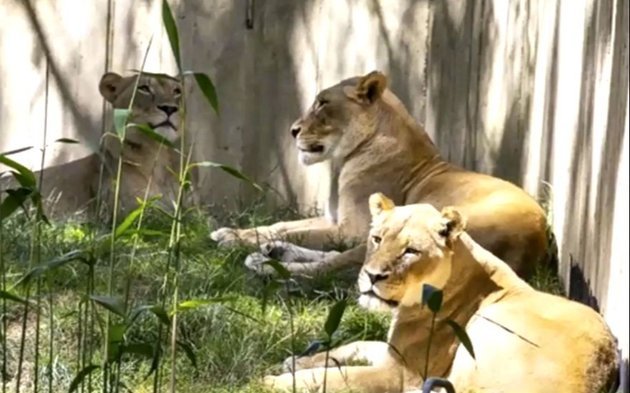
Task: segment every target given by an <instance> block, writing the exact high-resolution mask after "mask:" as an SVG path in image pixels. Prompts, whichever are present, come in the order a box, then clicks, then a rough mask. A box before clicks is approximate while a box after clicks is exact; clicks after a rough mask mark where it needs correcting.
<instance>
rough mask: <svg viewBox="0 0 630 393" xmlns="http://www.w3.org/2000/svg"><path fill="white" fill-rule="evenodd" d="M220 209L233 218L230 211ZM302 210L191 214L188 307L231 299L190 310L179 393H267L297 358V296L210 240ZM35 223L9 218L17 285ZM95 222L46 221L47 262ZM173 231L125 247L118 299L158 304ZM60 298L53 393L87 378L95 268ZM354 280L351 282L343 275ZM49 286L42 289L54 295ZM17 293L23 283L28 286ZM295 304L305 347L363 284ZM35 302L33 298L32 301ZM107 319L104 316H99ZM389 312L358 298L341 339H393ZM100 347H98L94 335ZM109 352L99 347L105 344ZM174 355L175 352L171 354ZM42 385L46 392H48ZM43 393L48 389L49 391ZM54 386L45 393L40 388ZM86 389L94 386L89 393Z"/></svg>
mask: <svg viewBox="0 0 630 393" xmlns="http://www.w3.org/2000/svg"><path fill="white" fill-rule="evenodd" d="M211 211H224V210H223V209H220V208H215V209H211ZM295 217H296V214H295V213H294V212H292V211H290V210H287V209H283V210H280V211H279V213H277V214H276V213H269V211H268V210H266V209H264V207H263V205H262V204H260V203H259V204H254V205H253V206H248V207H245V208H242V209H239V210H238V213H232V214H226V215H223V216H222V217H216V218H214V219H208V214H207V213H203V212H192V214H188V215H186V217H185V221H184V222H183V224H184V225H183V228H184V231H185V232H184V237H183V240H182V248H181V273H180V276H179V288H180V300H181V301H184V300H187V299H209V298H213V297H221V298H224V299H226V300H225V301H223V302H220V303H215V304H210V305H207V306H203V307H199V308H196V309H193V310H189V311H186V312H184V313H182V314H180V320H179V329H178V337H179V339H180V340H181V341H182V342H183V343H184V344H186V345H187V346H188V347H189V348H191V349H192V351H193V353H194V360H195V361H196V367H194V366H193V364H192V362H191V358H190V357H189V356H187V355H186V353H185V352H184V351H182V350H179V351H178V357H177V362H176V364H177V375H178V385H177V391H178V392H183V393H185V392H195V393H206V392H208V393H210V392H212V393H219V392H221V393H223V392H225V393H227V392H230V393H232V392H236V393H239V392H240V393H249V392H251V393H253V392H264V389H263V388H262V387H261V386H259V385H258V384H257V382H258V381H259V380H260V377H262V376H263V375H265V374H267V373H273V372H277V371H279V369H278V364H279V363H280V362H281V361H282V360H283V359H284V358H286V357H287V356H288V355H289V354H290V353H291V341H292V340H291V332H290V327H289V314H288V311H287V308H286V301H287V293H286V292H285V291H284V290H281V291H279V292H278V293H275V294H271V295H270V294H269V293H268V292H269V291H268V290H267V288H268V284H269V280H268V279H264V278H261V277H259V276H256V275H255V274H253V273H251V272H250V271H248V270H247V269H246V268H245V267H244V265H243V260H244V258H245V256H246V255H247V253H248V252H249V251H250V250H248V249H244V248H235V249H221V248H217V247H216V245H215V244H214V243H213V242H212V241H211V240H209V237H208V235H209V233H210V231H211V230H212V229H214V226H216V225H217V222H220V223H221V224H222V225H223V224H226V225H231V226H240V227H248V226H252V225H264V224H268V223H271V222H274V221H277V220H279V219H291V218H295ZM28 225H29V221H28V219H27V218H26V217H25V215H24V214H23V213H18V214H15V215H14V216H13V217H11V219H10V220H7V221H5V222H3V226H4V228H3V231H4V239H3V244H2V250H0V251H1V252H3V255H4V258H5V262H6V263H7V266H8V267H9V269H8V270H7V278H8V280H9V284H11V283H15V282H16V281H17V280H18V279H19V278H20V277H21V276H22V275H23V274H24V273H25V272H26V271H27V270H28V262H27V261H28V260H29V253H30V241H31V238H30V236H31V234H30V233H29V231H27V230H24V228H28ZM143 227H144V228H145V229H152V230H156V231H158V232H159V231H162V232H168V229H169V227H170V222H169V220H168V219H165V218H164V217H163V216H161V215H159V214H155V213H154V214H150V215H149V216H148V217H147V218H146V220H145V221H144V224H143ZM101 230H102V231H103V232H106V231H107V230H106V229H103V228H95V227H94V226H93V225H92V224H86V223H80V222H76V221H68V222H65V223H53V224H52V225H50V226H45V227H44V229H43V231H42V233H41V239H40V241H41V246H42V253H43V256H42V260H43V261H46V260H49V259H52V258H54V257H57V256H59V255H62V254H65V253H67V252H70V251H72V250H76V249H81V248H85V247H88V246H89V245H90V241H91V240H90V233H92V231H101ZM167 242H168V238H167V237H166V236H162V237H161V236H150V237H144V238H140V239H139V240H138V243H137V250H136V254H135V259H134V260H133V262H132V261H131V251H132V247H133V241H132V240H131V239H119V240H117V245H118V249H117V260H116V265H115V276H116V281H115V283H116V287H115V288H114V293H115V294H117V295H119V296H121V297H122V296H123V294H124V292H125V289H126V287H127V285H128V282H129V283H130V285H129V287H130V290H131V291H130V303H131V304H132V305H141V304H155V303H156V302H157V301H158V300H157V299H158V298H159V293H160V291H161V290H162V289H163V283H164V277H165V274H164V267H165V266H166V258H167V252H166V251H165V250H167ZM102 260H103V261H102V262H99V263H100V264H97V266H96V274H95V278H96V283H95V288H96V289H95V291H94V292H95V293H96V294H105V291H106V285H107V270H108V266H107V263H106V261H107V258H102ZM541 266H542V267H540V268H538V269H537V270H536V273H535V275H534V277H533V278H532V279H531V280H530V283H531V284H532V285H533V286H534V287H536V288H537V289H540V290H544V291H547V292H552V293H556V294H561V293H562V287H561V285H560V283H559V281H558V278H557V277H556V276H555V275H554V273H553V272H552V271H551V270H550V269H548V268H547V267H545V266H546V265H541ZM46 277H47V278H48V279H49V280H48V281H47V282H48V283H49V284H50V292H51V293H52V294H53V299H54V307H53V321H54V325H55V326H54V332H55V339H54V353H55V358H54V359H53V361H52V362H50V363H52V375H53V386H54V387H55V389H56V390H55V391H59V392H63V391H67V389H68V386H69V384H70V382H71V381H72V379H73V378H74V376H75V375H76V374H77V372H78V371H79V370H78V365H77V356H78V355H77V354H78V351H79V350H80V348H79V346H78V340H77V337H78V334H79V333H78V332H79V328H78V324H79V323H80V322H79V304H80V302H81V301H82V300H83V295H82V294H83V293H84V291H85V284H86V277H87V268H86V266H84V265H82V264H80V263H75V264H68V265H66V266H64V267H62V268H60V269H57V270H51V271H49V273H48V274H47V275H46ZM344 277H345V278H344ZM48 289H49V288H48V287H45V288H44V291H43V293H44V294H46V293H48ZM18 290H19V288H18ZM289 290H290V297H289V298H290V301H291V304H292V309H293V313H294V317H295V336H294V340H295V350H296V351H297V352H301V351H302V350H303V349H304V348H305V347H306V346H307V345H308V343H309V342H310V341H312V340H315V339H319V338H322V337H323V328H322V327H323V325H324V321H325V319H326V316H327V313H328V311H329V308H330V307H331V306H332V305H333V304H334V303H335V302H336V301H337V300H338V299H340V298H341V297H342V296H349V297H350V298H351V299H354V298H356V292H355V285H354V277H351V276H350V278H348V275H345V276H344V275H336V274H331V275H327V276H325V277H319V278H317V279H315V280H309V281H302V282H299V283H297V284H294V285H292V286H291V288H289ZM33 300H34V299H33ZM9 306H10V307H9V312H8V315H7V316H6V318H7V320H8V323H9V329H8V331H7V338H8V346H7V353H6V354H5V355H6V356H7V359H8V361H9V375H8V381H9V384H8V387H9V388H10V391H14V388H13V386H12V382H14V379H15V375H16V369H15V368H16V363H17V362H16V359H17V353H18V350H19V343H20V332H21V310H22V307H21V306H20V305H17V304H15V303H9ZM49 312H50V309H49V308H48V307H46V304H45V303H44V304H43V307H42V309H41V314H40V315H41V320H40V334H41V340H42V342H41V348H47V347H48V343H49V337H48V330H49V329H48V328H49V326H48V320H49ZM99 312H101V313H102V310H100V309H99ZM388 322H389V320H388V317H387V316H384V315H377V314H371V313H367V312H366V311H364V310H362V309H360V308H359V307H358V306H357V305H356V303H355V302H354V301H351V302H350V303H349V306H348V309H347V310H346V313H345V314H344V317H343V321H342V324H341V326H340V329H339V331H338V332H337V338H338V339H341V340H342V341H354V340H372V339H374V340H383V339H385V336H386V332H387V327H388ZM34 326H35V323H34V314H33V313H31V318H30V319H29V323H28V324H27V329H28V335H27V342H26V353H25V362H24V366H23V378H22V389H21V391H22V392H28V391H29V383H30V381H31V380H32V378H33V375H34V373H35V370H33V357H34V349H33V340H32V337H33V336H34V331H33V330H34ZM157 331H158V321H157V319H156V318H154V317H153V316H152V315H151V314H149V313H146V314H143V315H142V316H141V317H140V318H139V319H138V321H137V323H135V324H134V325H133V326H132V328H131V329H130V330H129V331H128V332H127V337H126V338H127V340H128V341H129V342H143V341H149V342H152V341H155V340H157ZM92 339H93V340H95V341H94V342H100V340H101V337H98V334H96V335H95V336H94V337H92ZM96 348H97V352H96V354H97V355H98V354H99V351H100V346H99V345H98V344H97V345H96ZM165 351H167V352H168V348H165ZM124 360H125V361H124V362H123V364H122V375H123V382H124V384H125V386H127V387H128V388H129V389H130V390H131V391H133V392H139V393H142V392H152V391H153V385H152V384H153V379H152V377H149V378H145V376H146V375H147V374H148V373H149V371H150V364H151V362H150V359H146V358H142V357H130V356H128V357H125V359H124ZM49 361H50V359H48V357H47V353H46V352H45V351H40V362H39V365H40V367H39V368H40V370H39V371H38V373H39V374H38V375H39V377H40V386H45V385H46V383H47V381H48V375H49V373H48V371H47V364H48V363H49ZM169 367H170V365H169V362H168V361H166V358H164V362H163V368H162V372H161V376H162V380H163V382H164V385H163V389H162V390H163V391H166V386H167V385H166V383H167V382H168V376H169V369H168V368H169ZM99 377H100V375H99V373H96V374H94V380H93V384H92V386H93V389H92V391H95V392H96V391H100V389H101V385H100V383H99V380H98V378H99ZM42 384H43V385H42ZM40 390H41V389H40ZM41 391H45V390H41ZM86 391H87V390H86Z"/></svg>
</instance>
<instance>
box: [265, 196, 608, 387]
mask: <svg viewBox="0 0 630 393" xmlns="http://www.w3.org/2000/svg"><path fill="white" fill-rule="evenodd" d="M370 210H371V214H372V226H371V229H370V233H369V239H368V251H367V256H366V259H365V263H364V264H363V268H362V269H361V273H360V275H359V280H358V283H359V290H360V292H361V296H360V298H359V303H360V304H361V305H363V306H364V307H367V308H370V309H388V310H391V311H392V313H393V320H392V323H391V326H390V329H389V334H388V343H387V344H386V343H382V342H354V343H351V344H348V345H345V346H341V347H339V348H336V349H334V350H332V351H331V352H330V354H329V355H330V358H331V359H334V361H333V360H331V361H330V362H329V368H328V371H327V377H326V379H327V390H326V391H328V392H331V393H332V392H336V391H339V390H341V389H346V388H352V389H357V391H359V392H369V393H384V392H401V391H405V390H411V389H417V388H418V387H419V386H421V384H422V377H421V373H422V372H423V370H424V368H425V359H426V352H427V348H428V336H429V327H430V326H431V317H432V313H431V312H430V311H429V310H428V308H427V307H423V306H422V305H421V301H422V300H421V299H422V288H423V285H424V284H429V285H432V286H434V287H437V288H443V291H444V301H443V304H442V308H441V310H440V311H439V313H438V314H437V322H436V324H435V330H434V334H433V339H432V342H431V346H430V349H431V351H430V354H429V364H428V375H429V376H442V377H448V379H449V380H450V381H451V382H452V383H453V385H454V386H455V389H456V391H457V392H458V393H465V392H510V393H520V392H522V393H543V392H544V393H548V392H555V393H597V392H600V391H604V390H602V389H604V388H605V387H606V386H607V385H608V384H609V383H611V382H612V380H613V378H614V376H615V371H616V356H617V355H616V351H615V343H614V338H613V336H612V335H611V332H610V330H609V329H608V327H607V325H606V323H605V322H604V320H603V319H602V318H601V316H600V315H598V314H597V313H596V312H595V311H594V310H592V309H590V308H588V307H587V306H584V305H582V304H580V303H577V302H574V301H570V300H568V299H565V298H561V297H558V296H554V295H550V294H547V293H543V292H539V291H536V290H534V289H533V288H532V287H530V286H529V285H528V284H527V283H525V282H524V281H523V280H521V279H520V278H519V277H518V276H517V275H516V274H515V273H514V272H513V271H512V270H511V269H510V268H509V267H508V266H507V265H506V264H505V263H504V262H503V261H501V260H500V259H498V258H497V257H495V256H494V255H492V254H491V253H490V252H488V251H487V250H485V249H484V248H483V247H481V246H480V245H479V244H478V243H476V242H475V241H474V240H473V239H472V238H471V237H470V236H469V235H468V234H467V233H466V232H464V229H465V223H464V219H463V218H462V216H461V215H460V213H459V212H457V211H456V210H454V209H452V208H446V209H444V210H443V211H442V213H440V212H439V211H438V210H436V209H435V208H434V207H433V206H431V205H428V204H416V205H408V206H400V207H394V203H393V201H391V200H389V199H387V198H386V197H384V196H383V195H382V194H374V195H372V196H371V197H370ZM447 319H451V320H454V321H455V322H457V323H458V324H459V325H460V326H462V327H465V329H466V331H467V333H468V336H469V337H470V340H471V342H472V346H473V350H474V353H475V355H476V359H473V358H472V357H471V355H470V354H469V353H468V351H467V350H466V349H465V348H464V347H463V346H462V345H459V342H458V340H457V338H456V336H455V334H454V333H453V330H452V329H451V328H450V327H449V326H447V325H446V320H447ZM324 359H325V354H324V353H320V354H316V355H314V356H311V357H305V358H298V359H296V364H297V366H296V369H297V370H298V371H296V372H295V378H296V383H297V386H298V388H299V391H307V389H315V390H313V391H321V387H322V384H323V380H324V371H325V368H324V367H325V362H324ZM356 361H361V362H363V363H367V365H365V366H351V365H348V364H349V363H351V362H356ZM285 364H291V361H290V360H288V361H287V362H285ZM339 365H341V366H340V367H338V366H339ZM292 379H293V376H292V374H291V373H289V372H287V373H285V374H282V375H279V376H269V377H266V378H265V384H267V385H269V386H273V387H276V388H281V389H284V390H290V389H291V387H292ZM318 389H319V390H318Z"/></svg>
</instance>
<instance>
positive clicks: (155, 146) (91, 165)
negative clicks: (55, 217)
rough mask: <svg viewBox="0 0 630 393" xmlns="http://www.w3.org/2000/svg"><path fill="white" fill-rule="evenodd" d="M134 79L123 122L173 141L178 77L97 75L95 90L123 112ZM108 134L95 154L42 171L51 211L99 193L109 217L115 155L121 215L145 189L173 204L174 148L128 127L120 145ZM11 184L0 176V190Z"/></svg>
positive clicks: (66, 210) (78, 205) (72, 208)
mask: <svg viewBox="0 0 630 393" xmlns="http://www.w3.org/2000/svg"><path fill="white" fill-rule="evenodd" d="M136 81H138V83H137V87H138V88H137V92H136V94H135V97H134V102H133V106H132V107H131V112H130V115H129V119H128V122H129V123H134V124H142V125H145V126H148V127H150V128H152V129H153V131H154V132H155V133H156V134H157V135H158V139H159V138H160V137H161V138H162V140H163V141H166V143H170V144H171V145H172V144H175V143H177V142H178V141H179V138H180V132H179V125H180V124H179V123H180V117H179V109H180V100H181V94H182V84H181V83H180V81H179V80H178V79H177V78H174V77H171V76H168V75H165V74H147V73H142V74H141V75H140V79H139V80H138V74H134V75H130V76H126V77H123V76H120V75H118V74H116V73H113V72H108V73H105V74H104V75H103V76H102V77H101V80H100V83H99V91H100V93H101V95H102V96H103V98H105V100H107V101H108V102H109V103H111V105H112V106H113V108H114V109H128V107H129V103H130V101H131V97H132V96H133V91H134V87H135V85H136ZM113 132H115V131H113V130H112V133H107V134H105V135H104V136H103V138H102V144H101V146H102V149H101V151H100V152H99V153H93V154H91V155H89V156H87V157H84V158H81V159H79V160H77V161H73V162H70V163H66V164H62V165H58V166H54V167H49V168H46V169H44V178H45V181H44V185H43V188H42V194H44V195H45V196H47V197H50V198H52V197H55V199H56V201H54V206H52V208H57V210H59V215H60V216H65V215H68V214H73V213H75V212H81V211H84V210H85V209H86V208H89V207H92V206H94V205H95V203H94V202H95V199H96V197H97V196H99V194H98V193H99V190H100V192H101V194H100V196H101V200H102V205H104V206H103V207H104V208H103V210H102V211H101V213H111V209H112V208H113V203H114V202H113V196H114V190H115V188H114V187H115V181H116V177H117V171H118V168H117V166H118V158H119V157H121V158H122V162H121V163H122V167H121V169H122V176H121V183H120V194H119V207H120V209H121V211H122V212H126V213H128V212H129V211H131V210H133V209H134V208H136V207H137V206H138V203H137V200H136V198H140V199H143V198H144V196H145V191H146V189H147V186H148V195H147V196H148V197H149V198H151V197H156V196H159V195H161V196H162V198H161V199H160V200H159V201H156V203H159V204H161V205H162V206H163V207H168V206H170V205H171V201H173V200H175V198H176V195H177V194H176V192H177V187H178V184H177V181H176V180H177V179H176V177H177V176H176V175H173V173H172V171H173V170H175V172H176V169H177V168H178V166H177V165H178V163H177V157H178V156H177V153H176V152H175V151H174V149H172V148H170V147H169V146H165V145H163V144H162V143H160V142H158V141H156V140H155V139H154V138H152V137H150V136H148V135H147V134H145V133H143V132H142V131H141V130H140V129H138V128H137V127H128V128H127V133H126V137H125V140H124V143H123V144H122V145H121V143H120V140H119V139H118V138H117V137H116V136H115V135H114V134H113ZM153 136H154V137H155V135H153ZM101 166H103V169H104V171H103V174H104V176H103V179H102V181H100V176H99V174H100V170H101ZM37 173H38V172H37ZM0 175H1V173H0ZM37 177H39V176H37ZM99 183H100V184H99ZM16 186H17V185H16V183H15V181H14V180H13V179H12V178H11V177H9V176H7V177H6V178H5V177H0V188H2V189H5V188H14V187H16ZM40 186H41V185H40ZM58 205H60V206H58Z"/></svg>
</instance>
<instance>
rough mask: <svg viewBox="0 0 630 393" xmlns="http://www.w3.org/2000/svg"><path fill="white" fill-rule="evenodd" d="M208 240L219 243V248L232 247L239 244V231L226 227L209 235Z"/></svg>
mask: <svg viewBox="0 0 630 393" xmlns="http://www.w3.org/2000/svg"><path fill="white" fill-rule="evenodd" d="M210 239H212V240H214V241H215V242H217V243H219V246H221V247H230V246H234V245H237V244H239V243H240V241H241V237H240V236H239V230H238V229H233V228H227V227H223V228H219V229H217V230H216V231H213V232H212V233H210Z"/></svg>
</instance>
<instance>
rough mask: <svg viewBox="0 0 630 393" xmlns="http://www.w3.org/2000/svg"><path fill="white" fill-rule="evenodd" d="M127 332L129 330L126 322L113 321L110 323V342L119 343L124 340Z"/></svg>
mask: <svg viewBox="0 0 630 393" xmlns="http://www.w3.org/2000/svg"><path fill="white" fill-rule="evenodd" d="M125 332H127V324H126V323H113V324H111V325H109V335H108V336H107V337H108V338H109V342H110V343H119V342H122V341H123V338H124V337H125Z"/></svg>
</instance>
